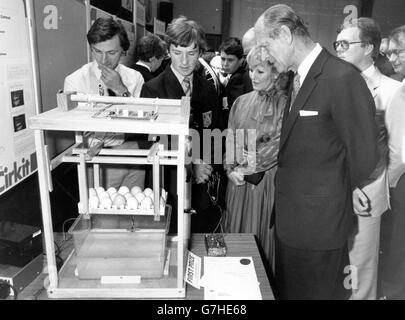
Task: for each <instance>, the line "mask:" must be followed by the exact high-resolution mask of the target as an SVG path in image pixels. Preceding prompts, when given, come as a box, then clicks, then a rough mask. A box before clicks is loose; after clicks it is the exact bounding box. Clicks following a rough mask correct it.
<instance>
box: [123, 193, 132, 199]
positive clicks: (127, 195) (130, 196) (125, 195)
mask: <svg viewBox="0 0 405 320" xmlns="http://www.w3.org/2000/svg"><path fill="white" fill-rule="evenodd" d="M124 197H125V199H126V200H127V201H128V199H129V198H133V197H134V195H133V194H132V193H131V192H128V193H126V194H124Z"/></svg>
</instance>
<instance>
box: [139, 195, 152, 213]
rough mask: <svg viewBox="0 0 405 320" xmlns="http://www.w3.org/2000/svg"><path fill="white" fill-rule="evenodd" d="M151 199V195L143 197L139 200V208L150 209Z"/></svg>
mask: <svg viewBox="0 0 405 320" xmlns="http://www.w3.org/2000/svg"><path fill="white" fill-rule="evenodd" d="M152 204H153V200H152V198H151V197H145V199H143V200H142V202H141V208H142V209H143V210H150V209H151V208H152Z"/></svg>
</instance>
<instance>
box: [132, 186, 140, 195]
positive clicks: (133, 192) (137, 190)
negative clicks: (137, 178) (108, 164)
mask: <svg viewBox="0 0 405 320" xmlns="http://www.w3.org/2000/svg"><path fill="white" fill-rule="evenodd" d="M140 192H142V189H141V188H140V187H138V186H135V187H132V189H131V193H132V194H133V195H134V196H135V195H136V194H137V193H140Z"/></svg>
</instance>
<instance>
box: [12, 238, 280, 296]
mask: <svg viewBox="0 0 405 320" xmlns="http://www.w3.org/2000/svg"><path fill="white" fill-rule="evenodd" d="M54 238H55V242H56V244H57V245H58V247H59V248H60V257H61V258H62V259H63V260H65V259H66V258H67V257H68V256H69V254H70V253H71V251H72V250H73V249H74V244H73V239H72V238H71V237H70V235H68V234H65V235H62V233H55V235H54ZM64 238H66V239H64ZM224 239H225V243H226V246H227V256H228V257H233V256H234V257H252V258H253V262H254V266H255V270H256V274H257V278H258V281H259V283H260V290H261V294H262V298H263V300H274V295H273V291H272V289H271V286H270V283H269V280H268V277H267V275H266V271H265V268H264V265H263V262H262V259H261V257H260V253H259V251H258V248H257V245H256V241H255V237H254V235H253V234H242V233H241V234H239V233H238V234H224ZM190 244H191V245H190V251H191V252H193V253H194V254H196V255H198V256H200V257H203V256H206V255H207V251H206V247H205V242H204V234H193V235H192V237H191V243H190ZM46 271H47V265H46V258H45V256H44V272H42V273H41V274H40V275H39V276H38V277H37V278H36V279H35V280H34V281H33V282H32V283H31V284H30V285H28V286H27V287H26V288H25V289H24V290H23V291H22V292H20V293H19V294H18V300H49V299H50V298H48V295H47V292H46V289H45V287H47V284H48V280H47V273H46ZM186 299H187V300H204V288H201V289H196V288H194V287H192V286H190V285H188V284H187V288H186Z"/></svg>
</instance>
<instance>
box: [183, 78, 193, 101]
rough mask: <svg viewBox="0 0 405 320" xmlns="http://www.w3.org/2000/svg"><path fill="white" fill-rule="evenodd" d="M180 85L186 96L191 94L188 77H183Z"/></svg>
mask: <svg viewBox="0 0 405 320" xmlns="http://www.w3.org/2000/svg"><path fill="white" fill-rule="evenodd" d="M181 86H182V87H183V91H184V94H185V95H186V97H189V96H191V79H190V77H185V78H184V79H183V81H182V83H181Z"/></svg>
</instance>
